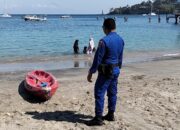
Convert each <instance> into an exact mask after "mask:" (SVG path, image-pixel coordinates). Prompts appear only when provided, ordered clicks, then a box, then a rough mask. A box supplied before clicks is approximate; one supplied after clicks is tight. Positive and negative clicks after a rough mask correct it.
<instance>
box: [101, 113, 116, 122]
mask: <svg viewBox="0 0 180 130" xmlns="http://www.w3.org/2000/svg"><path fill="white" fill-rule="evenodd" d="M103 120H107V121H115V118H114V112H108V114H107V115H105V116H103Z"/></svg>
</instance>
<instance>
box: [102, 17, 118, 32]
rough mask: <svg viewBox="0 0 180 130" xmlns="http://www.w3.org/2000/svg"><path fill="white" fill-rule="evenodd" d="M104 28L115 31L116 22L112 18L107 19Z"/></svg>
mask: <svg viewBox="0 0 180 130" xmlns="http://www.w3.org/2000/svg"><path fill="white" fill-rule="evenodd" d="M103 27H104V28H105V29H108V30H110V31H111V30H114V29H116V23H115V20H114V19H112V18H107V19H105V20H104V23H103Z"/></svg>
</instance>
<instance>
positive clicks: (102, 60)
mask: <svg viewBox="0 0 180 130" xmlns="http://www.w3.org/2000/svg"><path fill="white" fill-rule="evenodd" d="M115 30H116V23H115V20H114V19H112V18H107V19H105V20H104V23H103V31H104V33H105V35H106V36H105V37H103V38H102V39H101V40H100V41H99V45H98V48H97V51H96V53H95V56H94V60H93V64H92V67H91V68H90V69H89V73H88V76H87V80H88V82H92V75H93V74H94V73H95V72H96V71H97V70H98V77H97V80H96V83H95V88H94V96H95V117H94V118H93V119H92V120H90V121H88V122H87V125H89V126H94V125H99V126H100V125H103V124H104V122H103V120H107V121H115V118H114V112H115V109H116V100H117V83H118V77H119V74H120V69H121V65H122V58H123V48H124V41H123V39H122V38H121V37H120V36H119V35H118V34H117V33H116V32H115ZM106 91H107V96H108V113H107V115H105V116H103V109H104V95H105V93H106Z"/></svg>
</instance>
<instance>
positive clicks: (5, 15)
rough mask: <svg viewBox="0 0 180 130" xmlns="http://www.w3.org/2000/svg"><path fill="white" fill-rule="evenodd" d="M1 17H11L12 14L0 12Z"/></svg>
mask: <svg viewBox="0 0 180 130" xmlns="http://www.w3.org/2000/svg"><path fill="white" fill-rule="evenodd" d="M0 17H1V18H11V17H12V16H11V15H10V14H7V13H6V14H2V15H0Z"/></svg>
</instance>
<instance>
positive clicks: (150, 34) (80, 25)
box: [0, 15, 180, 59]
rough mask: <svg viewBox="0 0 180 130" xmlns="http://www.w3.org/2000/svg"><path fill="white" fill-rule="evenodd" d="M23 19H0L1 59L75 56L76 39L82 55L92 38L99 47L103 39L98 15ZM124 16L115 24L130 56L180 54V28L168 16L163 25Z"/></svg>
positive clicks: (19, 16)
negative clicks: (39, 20) (126, 19)
mask: <svg viewBox="0 0 180 130" xmlns="http://www.w3.org/2000/svg"><path fill="white" fill-rule="evenodd" d="M22 16H23V15H15V16H13V17H12V18H0V58H1V59H16V58H17V57H18V58H19V57H22V58H27V57H41V56H47V57H54V56H64V55H73V50H72V46H73V43H74V41H75V40H76V39H79V41H80V42H79V46H80V49H81V52H82V49H83V47H84V46H87V45H88V41H89V37H90V36H92V37H93V38H94V41H95V43H96V46H97V45H98V41H99V39H100V38H101V37H103V36H104V34H103V32H102V23H103V17H99V19H97V16H95V15H74V16H72V18H68V19H60V17H59V16H58V15H49V16H47V19H48V20H47V21H45V22H25V21H24V20H23V19H22ZM106 17H108V16H106ZM109 17H113V16H109ZM123 17H124V16H116V23H117V32H118V34H120V35H121V36H122V37H123V39H124V41H125V52H126V53H127V54H128V53H132V55H133V56H134V54H136V53H137V54H140V55H138V57H139V56H142V57H143V56H144V54H147V55H148V56H151V55H155V54H157V53H161V52H165V53H164V54H169V53H179V52H180V25H175V24H174V19H172V20H170V21H169V23H166V20H165V16H161V23H158V20H157V16H155V17H152V22H151V23H149V22H148V17H143V16H128V22H124V19H123ZM130 57H131V56H130Z"/></svg>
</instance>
